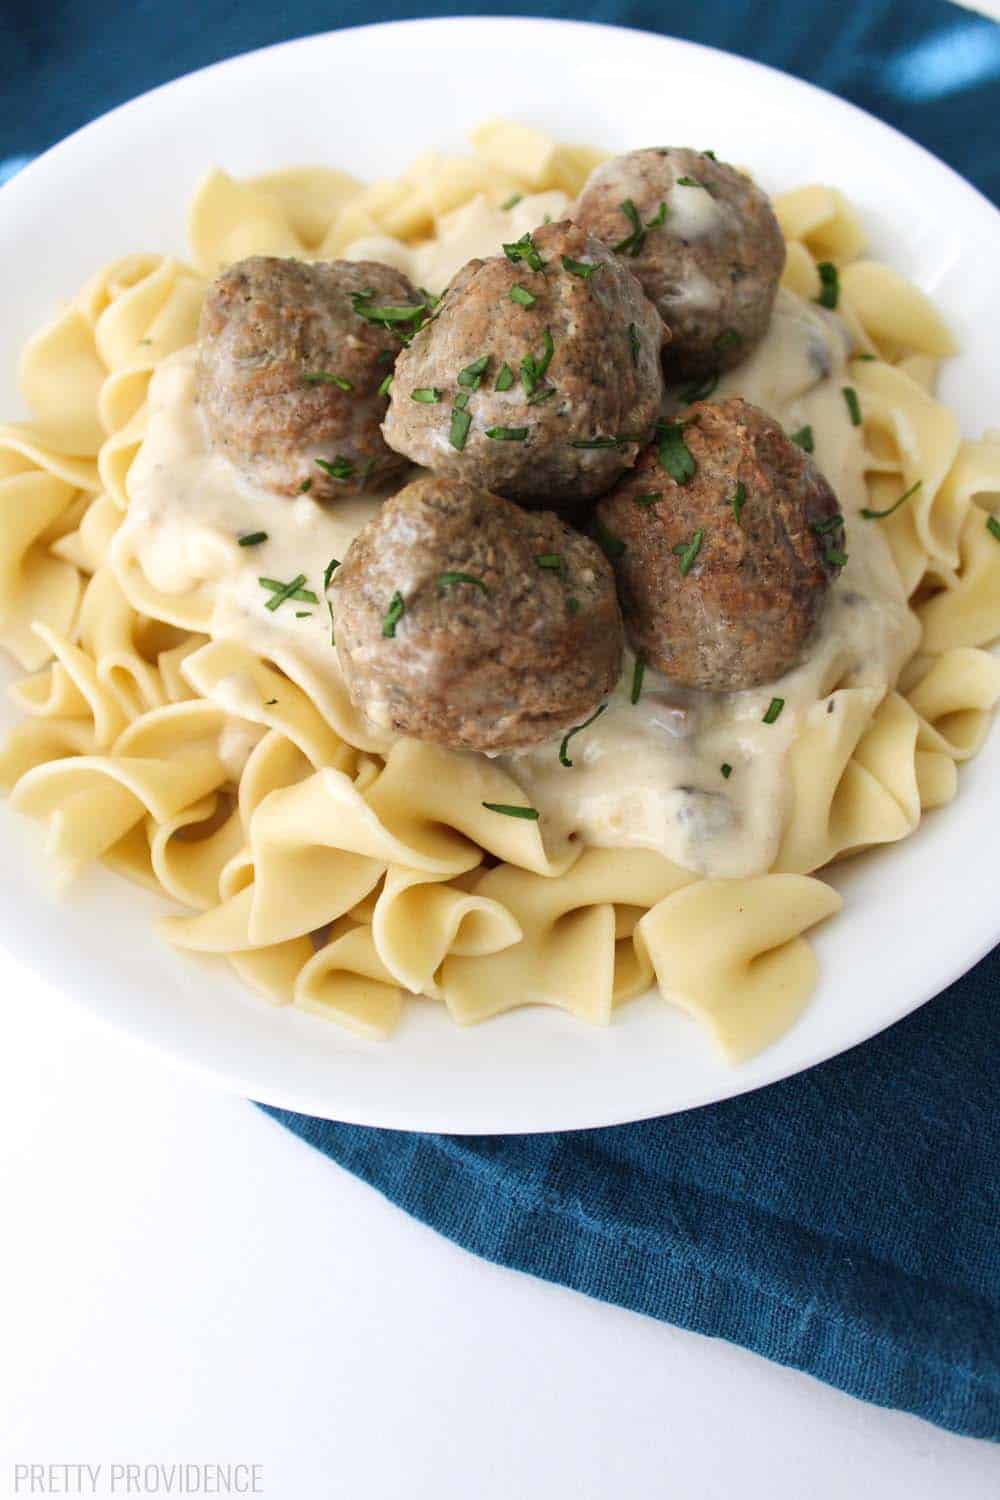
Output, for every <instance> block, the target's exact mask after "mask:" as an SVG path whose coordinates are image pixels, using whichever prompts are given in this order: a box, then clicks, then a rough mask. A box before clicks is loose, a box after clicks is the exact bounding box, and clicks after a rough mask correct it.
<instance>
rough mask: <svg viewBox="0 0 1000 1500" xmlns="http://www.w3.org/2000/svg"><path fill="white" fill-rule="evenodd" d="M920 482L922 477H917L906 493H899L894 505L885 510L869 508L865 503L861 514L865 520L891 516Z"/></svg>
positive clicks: (912, 493) (881, 519) (882, 518)
mask: <svg viewBox="0 0 1000 1500" xmlns="http://www.w3.org/2000/svg"><path fill="white" fill-rule="evenodd" d="M922 484H923V480H922V479H918V480H917V482H916V484H911V485H910V488H909V489H908V490H907V491H906V493H905V494H903V495H900V497H899V499H898V500H897V501H896V503H895V504H894V505H890V506H889V507H888V508H887V509H886V510H870V509H869V508H868V506H867V505H866V506H865V507H864V508H863V510H862V511H861V514H862V515H863V516H864V518H865V520H866V521H884V520H885V518H886V516H891V515H892V513H893V511H894V510H898V509H899V507H900V506H901V505H902V503H903V501H904V500H909V499H910V497H911V495H915V494H916V493H917V490H919V488H920V486H921V485H922Z"/></svg>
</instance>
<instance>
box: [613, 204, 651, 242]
mask: <svg viewBox="0 0 1000 1500" xmlns="http://www.w3.org/2000/svg"><path fill="white" fill-rule="evenodd" d="M618 207H619V208H620V210H621V212H622V213H623V214H624V215H625V217H626V219H627V220H628V222H629V225H630V228H631V233H629V234H627V235H626V236H625V238H624V239H623V240H619V241H618V244H617V245H615V246H614V247H613V248H614V252H615V254H616V255H638V254H639V251H640V250H641V249H642V242H643V240H644V239H645V238H646V231H645V230H644V229H643V227H642V220H641V219H640V218H639V210H638V209H637V208H636V206H635V204H634V203H633V202H632V199H631V198H626V199H625V201H624V203H620V204H619V205H618Z"/></svg>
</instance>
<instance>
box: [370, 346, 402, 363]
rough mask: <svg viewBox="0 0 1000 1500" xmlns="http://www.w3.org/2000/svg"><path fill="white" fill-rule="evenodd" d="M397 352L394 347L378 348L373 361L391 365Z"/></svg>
mask: <svg viewBox="0 0 1000 1500" xmlns="http://www.w3.org/2000/svg"><path fill="white" fill-rule="evenodd" d="M397 352H398V351H397V350H395V349H380V350H379V352H378V353H377V354H376V356H375V363H376V364H377V365H391V364H392V362H393V360H394V359H395V358H396V354H397Z"/></svg>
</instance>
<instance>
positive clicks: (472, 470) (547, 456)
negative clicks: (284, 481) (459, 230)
mask: <svg viewBox="0 0 1000 1500" xmlns="http://www.w3.org/2000/svg"><path fill="white" fill-rule="evenodd" d="M504 248H505V251H506V254H505V255H502V256H498V257H497V258H496V259H491V260H485V261H479V260H473V261H470V262H469V263H468V265H466V266H464V267H463V269H462V270H461V271H460V272H459V273H458V275H457V277H456V278H455V279H454V281H453V282H452V284H451V286H450V287H449V288H448V291H447V292H446V294H445V297H444V300H443V302H442V304H441V307H440V309H439V310H438V312H437V313H436V315H435V317H434V318H433V319H432V320H431V321H430V322H429V323H427V324H426V325H425V326H424V327H423V328H422V329H421V330H420V332H419V333H418V334H417V335H416V337H415V338H414V340H413V342H412V343H411V344H410V346H409V348H408V349H406V350H404V352H403V354H402V355H401V356H400V359H399V361H398V363H397V365H396V374H395V378H394V380H393V385H392V402H391V405H390V407H389V412H388V415H387V416H386V419H385V422H384V423H383V426H382V431H383V432H384V433H385V437H386V441H387V442H388V443H389V445H390V447H392V448H395V449H396V450H397V452H399V453H404V454H405V455H406V456H407V458H412V459H413V460H414V462H415V463H419V464H423V465H424V466H425V467H426V468H429V469H433V470H434V471H435V472H436V473H440V474H450V475H453V476H454V477H455V478H459V477H460V478H462V479H464V480H466V481H467V482H468V483H470V484H477V485H482V486H483V487H484V488H485V489H489V490H492V491H494V492H495V493H496V494H500V495H506V496H507V497H508V498H510V499H512V500H520V501H523V502H525V503H532V502H534V503H538V504H553V505H560V506H571V505H578V504H581V503H582V502H584V501H586V500H590V499H593V497H594V496H595V495H600V494H602V493H603V492H604V491H605V490H606V489H608V488H609V486H610V485H612V484H613V483H614V482H615V480H616V479H617V478H618V476H619V475H620V474H621V473H623V472H624V470H625V469H627V468H629V467H631V465H632V464H633V463H634V462H635V460H636V457H637V455H638V453H639V448H640V445H641V444H642V443H644V442H645V441H646V440H647V439H648V436H649V432H650V430H651V425H652V423H653V421H654V419H655V417H656V415H657V413H658V411H659V409H660V404H661V401H662V398H663V377H662V373H661V369H660V348H661V345H662V343H663V340H664V338H665V337H666V334H665V330H664V328H663V324H662V323H661V321H660V318H659V316H658V314H657V312H656V309H655V308H654V307H653V306H652V305H651V303H650V302H649V301H648V300H647V299H646V297H645V296H644V295H643V291H642V288H641V287H640V285H639V283H638V282H637V281H636V279H635V277H634V276H633V275H632V273H631V271H630V270H628V269H627V268H626V267H625V266H624V265H623V264H622V263H621V262H620V261H618V260H616V259H615V257H614V256H613V255H611V254H609V252H608V250H607V249H606V247H605V246H604V245H602V244H600V243H599V242H598V241H597V240H593V239H591V238H590V237H589V236H588V235H586V234H584V232H583V230H581V229H578V228H577V227H576V226H575V225H573V224H570V223H562V224H548V225H546V226H545V227H544V228H542V229H538V230H536V231H535V233H534V234H533V235H525V236H524V237H523V238H522V239H521V240H520V241H518V242H517V243H516V244H514V245H507V246H505V247H504Z"/></svg>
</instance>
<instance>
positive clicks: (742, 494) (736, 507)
mask: <svg viewBox="0 0 1000 1500" xmlns="http://www.w3.org/2000/svg"><path fill="white" fill-rule="evenodd" d="M729 503H730V505H731V506H732V507H733V515H734V516H735V517H736V524H737V526H741V525H742V524H743V523H742V522H741V520H740V516H741V515H742V514H743V507H744V505H746V503H747V487H746V485H745V484H744V483H743V481H742V479H741V480H739V481H737V485H736V488H735V489H734V490H733V494H732V498H731V499H730V502H729Z"/></svg>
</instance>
